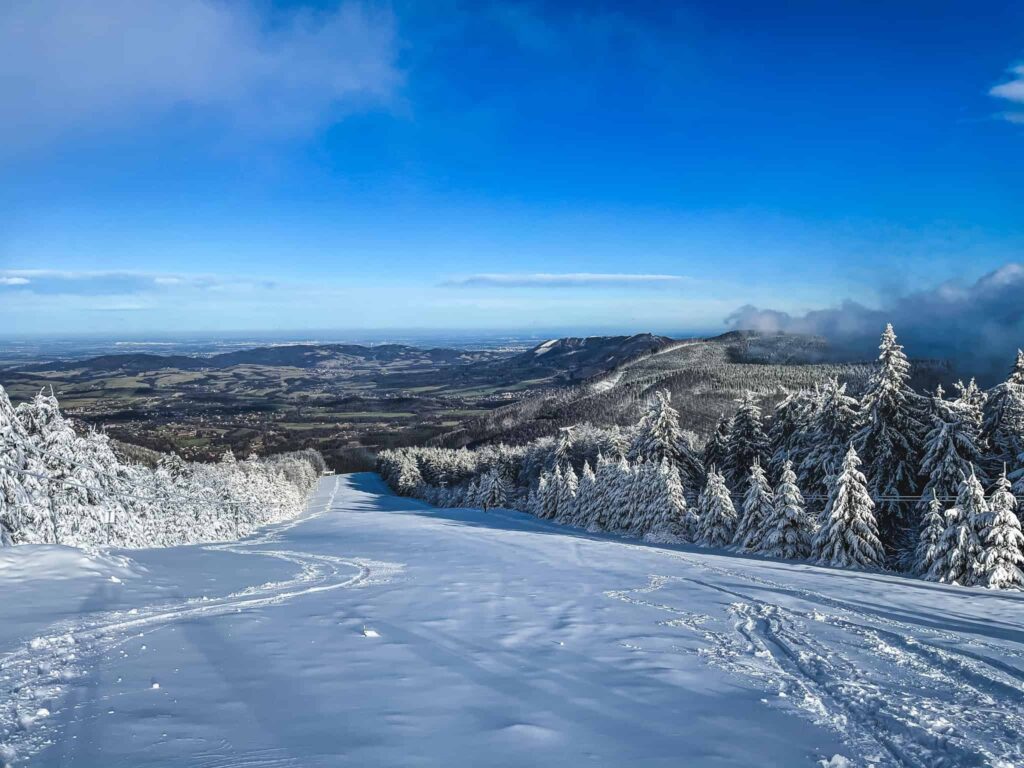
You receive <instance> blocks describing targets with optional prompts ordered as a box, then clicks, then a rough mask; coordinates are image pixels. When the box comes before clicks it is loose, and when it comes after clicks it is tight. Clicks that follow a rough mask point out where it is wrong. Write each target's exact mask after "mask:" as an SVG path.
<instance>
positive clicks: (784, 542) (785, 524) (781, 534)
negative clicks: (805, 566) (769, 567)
mask: <svg viewBox="0 0 1024 768" xmlns="http://www.w3.org/2000/svg"><path fill="white" fill-rule="evenodd" d="M760 539H761V541H760V546H759V547H758V549H759V551H761V552H763V553H764V554H766V555H768V556H769V557H781V558H785V559H786V560H804V559H806V558H807V557H810V554H811V543H812V541H813V540H814V523H813V522H812V521H811V518H810V516H809V515H808V514H807V510H806V508H805V507H804V497H803V494H801V493H800V489H799V488H798V487H797V484H796V472H794V471H793V463H792V462H790V461H787V462H786V463H785V464H784V465H783V467H782V479H781V480H780V481H779V484H778V485H777V486H776V487H775V495H774V497H773V499H772V509H771V512H770V514H769V515H768V516H767V517H766V518H765V523H764V526H763V527H762V529H761V533H760Z"/></svg>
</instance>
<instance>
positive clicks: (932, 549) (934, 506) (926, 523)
mask: <svg viewBox="0 0 1024 768" xmlns="http://www.w3.org/2000/svg"><path fill="white" fill-rule="evenodd" d="M945 532H946V515H945V511H944V509H943V506H942V502H941V501H939V497H938V496H937V495H936V494H935V492H934V491H932V498H931V500H930V501H929V502H928V509H927V510H926V511H925V514H924V517H923V518H922V519H921V531H920V533H919V534H918V538H917V548H916V549H915V550H914V571H915V573H917V574H919V575H922V576H926V575H927V574H928V573H929V572H930V571H931V569H932V566H933V565H935V560H936V558H938V557H939V554H940V552H941V550H942V536H943V534H944V533H945Z"/></svg>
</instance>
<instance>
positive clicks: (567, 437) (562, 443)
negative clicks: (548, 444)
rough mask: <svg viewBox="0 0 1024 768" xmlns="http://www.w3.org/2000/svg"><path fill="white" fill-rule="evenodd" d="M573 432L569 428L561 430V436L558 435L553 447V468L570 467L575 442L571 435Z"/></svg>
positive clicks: (573, 436)
mask: <svg viewBox="0 0 1024 768" xmlns="http://www.w3.org/2000/svg"><path fill="white" fill-rule="evenodd" d="M573 431H574V430H573V428H572V427H569V428H568V429H563V430H562V432H561V434H559V436H558V444H557V446H556V447H555V452H554V454H553V460H554V462H555V466H563V465H568V466H570V467H571V466H572V460H573V457H574V442H575V435H574V434H573Z"/></svg>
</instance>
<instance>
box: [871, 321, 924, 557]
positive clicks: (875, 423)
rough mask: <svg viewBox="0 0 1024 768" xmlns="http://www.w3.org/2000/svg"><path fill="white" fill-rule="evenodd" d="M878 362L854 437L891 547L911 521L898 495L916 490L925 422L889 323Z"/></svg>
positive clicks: (907, 364) (908, 511)
mask: <svg viewBox="0 0 1024 768" xmlns="http://www.w3.org/2000/svg"><path fill="white" fill-rule="evenodd" d="M878 361H879V366H878V369H877V371H875V373H874V374H873V375H872V376H871V379H870V381H869V382H868V388H867V391H866V392H865V393H864V397H863V399H862V400H861V408H860V412H861V419H862V422H863V426H862V427H861V428H860V430H859V431H858V432H857V434H856V436H855V437H854V445H856V447H857V451H858V452H859V454H860V455H862V456H863V457H864V471H865V474H866V475H867V477H868V490H869V491H870V494H871V496H873V497H875V498H877V499H878V500H879V501H878V505H877V509H878V512H877V516H878V523H879V526H880V528H881V533H882V537H883V539H884V541H885V543H886V545H887V546H897V545H898V544H900V541H899V536H900V532H901V531H902V530H903V529H904V528H906V527H907V525H908V523H909V522H911V521H910V519H909V518H910V510H911V507H910V506H908V505H905V504H901V503H900V501H899V497H900V496H912V495H915V494H917V491H918V485H917V474H918V469H919V468H920V465H921V462H920V449H919V446H920V444H921V437H922V434H923V432H924V427H923V425H922V423H921V418H920V413H919V407H918V396H917V395H915V394H914V392H913V391H912V390H911V389H910V386H909V383H908V382H909V381H910V363H909V362H908V360H907V356H906V355H905V354H904V353H903V347H902V346H901V345H900V344H899V343H897V341H896V333H895V331H893V328H892V325H891V324H890V325H886V327H885V331H884V333H883V334H882V340H881V343H880V344H879V355H878Z"/></svg>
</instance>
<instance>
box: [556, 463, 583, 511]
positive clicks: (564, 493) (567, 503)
mask: <svg viewBox="0 0 1024 768" xmlns="http://www.w3.org/2000/svg"><path fill="white" fill-rule="evenodd" d="M578 490H579V478H578V477H577V476H576V470H574V469H573V468H572V464H566V465H565V469H564V470H562V481H561V483H560V485H559V489H558V511H557V513H556V516H555V519H556V520H558V521H559V522H566V521H571V520H572V518H573V514H574V512H575V509H576V492H577V491H578Z"/></svg>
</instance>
